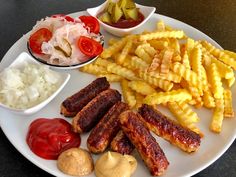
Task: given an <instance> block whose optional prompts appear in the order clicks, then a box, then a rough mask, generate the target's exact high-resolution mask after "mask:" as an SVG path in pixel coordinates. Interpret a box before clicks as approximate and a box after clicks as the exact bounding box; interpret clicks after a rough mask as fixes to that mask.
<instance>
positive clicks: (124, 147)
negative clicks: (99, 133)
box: [111, 130, 134, 154]
mask: <svg viewBox="0 0 236 177" xmlns="http://www.w3.org/2000/svg"><path fill="white" fill-rule="evenodd" d="M111 150H112V151H115V152H118V153H120V154H131V153H132V152H133V150H134V145H133V144H132V143H131V142H130V140H129V138H128V137H127V136H126V135H125V133H124V132H123V131H122V130H120V131H119V132H118V133H117V135H116V136H115V138H113V140H112V142H111Z"/></svg>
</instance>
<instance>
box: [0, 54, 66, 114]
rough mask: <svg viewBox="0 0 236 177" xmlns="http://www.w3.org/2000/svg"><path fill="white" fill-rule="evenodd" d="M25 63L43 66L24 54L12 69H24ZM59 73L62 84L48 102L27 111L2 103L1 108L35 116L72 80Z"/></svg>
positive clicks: (15, 61)
mask: <svg viewBox="0 0 236 177" xmlns="http://www.w3.org/2000/svg"><path fill="white" fill-rule="evenodd" d="M25 62H27V63H30V64H36V65H42V64H40V63H39V62H37V61H35V60H34V59H33V58H32V57H31V56H30V55H29V54H28V53H26V52H22V53H21V54H20V55H19V56H18V57H17V58H16V59H15V60H14V61H13V62H12V63H11V64H10V66H9V67H10V68H17V69H23V68H24V66H25ZM57 73H59V76H60V83H59V86H58V88H57V89H56V90H55V92H54V93H53V94H52V95H50V96H49V97H48V98H47V99H46V100H44V101H42V102H40V103H39V104H37V105H35V106H33V107H30V108H27V109H15V108H11V107H9V106H7V105H4V104H2V103H0V107H2V108H4V109H7V110H8V111H10V112H13V113H16V114H21V115H30V114H34V113H36V112H37V111H39V110H40V109H42V108H43V107H44V106H46V105H47V104H48V103H49V102H50V101H51V100H52V99H53V98H55V97H56V96H57V95H58V93H59V92H60V91H61V90H62V89H63V88H64V86H65V85H66V84H67V82H68V81H69V79H70V74H68V73H64V72H57Z"/></svg>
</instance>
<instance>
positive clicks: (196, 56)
mask: <svg viewBox="0 0 236 177" xmlns="http://www.w3.org/2000/svg"><path fill="white" fill-rule="evenodd" d="M190 65H191V68H192V70H193V71H194V72H195V73H197V75H198V78H199V79H200V80H201V79H202V72H201V66H202V50H201V48H200V47H194V48H193V49H192V52H191V55H190Z"/></svg>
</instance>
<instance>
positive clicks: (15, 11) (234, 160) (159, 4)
mask: <svg viewBox="0 0 236 177" xmlns="http://www.w3.org/2000/svg"><path fill="white" fill-rule="evenodd" d="M102 2H103V0H0V18H1V23H0V44H1V45H0V60H1V59H2V57H3V56H4V54H5V53H6V52H7V51H8V49H9V48H10V47H11V46H12V45H13V44H14V43H15V42H16V41H17V40H18V39H19V38H20V37H22V35H23V34H25V33H27V32H28V31H30V30H31V29H32V26H33V25H34V24H35V22H36V20H39V19H41V18H43V17H45V16H48V15H51V14H58V13H64V14H68V13H73V12H77V11H82V10H85V9H87V8H89V7H94V6H97V5H99V4H101V3H102ZM136 2H137V3H140V4H143V5H149V6H155V7H156V8H157V13H159V14H162V15H166V16H169V17H173V18H175V19H178V20H180V21H183V22H185V23H188V24H190V25H192V26H193V27H195V28H197V29H199V30H201V31H202V32H204V33H205V34H207V35H208V36H210V37H211V38H213V39H214V40H215V41H217V42H218V43H219V44H220V45H221V46H222V47H223V48H226V49H229V50H233V51H236V1H235V0H227V1H222V0H208V1H205V0H188V1H186V0H136ZM0 115H1V113H0ZM16 131H17V130H16ZM215 148H217V147H215ZM180 163H181V162H180ZM0 164H1V165H0V176H1V177H11V176H20V177H25V176H34V177H37V176H51V175H50V174H48V173H46V172H44V171H43V170H41V169H40V168H38V167H37V166H35V165H33V164H32V163H31V162H30V161H28V160H27V159H26V158H25V157H23V156H22V155H21V154H20V153H19V152H18V151H17V150H16V149H15V148H14V147H13V146H12V145H11V144H10V142H9V141H8V140H7V138H6V137H5V135H4V133H3V132H2V130H0ZM186 168H187V167H186ZM195 176H196V177H203V176H220V177H231V176H236V141H235V142H234V143H233V144H232V145H231V146H230V148H229V149H228V150H227V151H226V152H225V153H224V155H223V156H221V157H220V158H219V159H218V160H217V161H216V162H214V163H213V164H212V165H210V166H209V167H208V168H206V169H205V170H203V171H201V172H200V173H198V174H196V175H195Z"/></svg>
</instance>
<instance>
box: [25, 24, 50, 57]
mask: <svg viewBox="0 0 236 177" xmlns="http://www.w3.org/2000/svg"><path fill="white" fill-rule="evenodd" d="M51 38H52V32H51V31H50V30H49V29H47V28H40V29H39V30H37V31H36V32H34V33H33V34H32V35H31V36H30V38H29V47H30V49H31V50H32V51H33V52H34V53H37V54H42V49H41V46H42V43H43V42H48V41H49V40H50V39H51Z"/></svg>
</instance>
